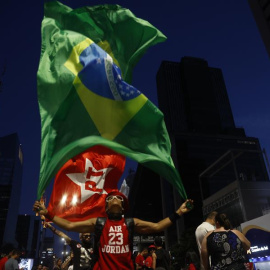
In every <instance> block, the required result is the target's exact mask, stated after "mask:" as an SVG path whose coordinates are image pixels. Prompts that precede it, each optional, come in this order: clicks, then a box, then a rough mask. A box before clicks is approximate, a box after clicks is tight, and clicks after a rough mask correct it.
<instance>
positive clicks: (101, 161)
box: [48, 145, 125, 221]
mask: <svg viewBox="0 0 270 270" xmlns="http://www.w3.org/2000/svg"><path fill="white" fill-rule="evenodd" d="M124 168H125V157H124V156H122V155H120V154H118V153H116V152H114V151H112V150H111V149H109V148H106V147H104V146H101V145H96V146H93V147H91V148H89V149H87V150H86V151H84V152H83V153H81V154H79V155H77V156H75V157H73V158H72V159H70V160H68V161H67V162H66V163H65V164H64V166H63V167H62V168H61V169H60V170H59V171H58V173H57V175H56V177H55V181H54V186H53V191H52V194H51V198H50V202H49V205H48V209H50V210H51V211H52V212H54V213H55V214H56V215H57V216H58V217H62V218H65V219H67V220H70V221H79V220H85V219H89V218H91V217H97V216H101V217H102V216H106V213H105V197H106V195H107V194H108V193H109V192H110V191H112V190H113V189H117V183H118V180H119V179H120V177H121V175H122V173H123V171H124Z"/></svg>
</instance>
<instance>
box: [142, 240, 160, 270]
mask: <svg viewBox="0 0 270 270" xmlns="http://www.w3.org/2000/svg"><path fill="white" fill-rule="evenodd" d="M155 251H156V246H155V245H150V246H149V247H148V256H147V258H146V259H145V268H146V269H156V259H157V256H156V253H155Z"/></svg>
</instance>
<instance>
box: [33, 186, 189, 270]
mask: <svg viewBox="0 0 270 270" xmlns="http://www.w3.org/2000/svg"><path fill="white" fill-rule="evenodd" d="M187 204H193V200H190V199H188V200H186V201H185V202H184V203H183V204H182V205H181V206H180V207H179V208H178V209H177V210H176V212H174V213H173V214H172V215H171V216H170V217H167V218H165V219H163V220H161V221H159V222H157V223H153V222H148V221H144V220H140V219H138V218H133V219H129V221H128V222H130V223H132V225H131V226H130V225H129V227H130V228H131V227H132V229H133V230H134V231H135V232H136V233H139V234H150V233H158V232H161V231H163V230H165V229H166V228H168V227H169V226H171V225H172V224H173V223H174V222H176V221H177V220H178V219H179V218H180V217H181V216H182V215H183V214H185V213H187V212H189V211H190V210H191V208H190V207H188V205H187ZM105 207H106V213H107V218H105V220H104V219H103V222H102V226H100V227H102V230H101V233H100V237H99V240H98V243H97V250H98V258H97V262H96V264H95V266H94V270H99V269H102V270H111V269H121V270H130V269H134V264H133V261H132V249H131V247H132V243H131V242H132V239H133V235H132V234H133V232H131V230H130V229H128V226H127V224H126V222H127V219H126V220H125V218H124V217H123V215H124V213H125V212H126V211H127V209H128V199H127V197H126V196H125V195H124V194H122V193H121V192H119V191H118V190H113V191H112V192H110V193H108V194H107V196H106V199H105ZM33 210H34V211H35V212H38V213H39V214H40V215H44V216H45V217H46V218H47V219H48V220H51V221H52V222H54V223H55V224H57V225H58V226H59V227H61V228H63V229H65V230H67V231H75V232H79V233H86V232H88V233H92V232H95V227H96V223H99V220H100V218H90V219H88V220H84V221H79V222H70V221H68V220H65V219H63V218H60V217H57V216H55V215H54V213H53V212H51V211H48V210H47V209H46V207H45V206H44V205H42V204H41V203H40V202H39V201H36V202H35V203H34V206H33Z"/></svg>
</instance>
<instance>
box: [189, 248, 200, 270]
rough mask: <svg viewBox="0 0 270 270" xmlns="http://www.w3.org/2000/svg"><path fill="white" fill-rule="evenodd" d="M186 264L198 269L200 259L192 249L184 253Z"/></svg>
mask: <svg viewBox="0 0 270 270" xmlns="http://www.w3.org/2000/svg"><path fill="white" fill-rule="evenodd" d="M185 259H186V264H188V265H189V264H191V263H193V264H194V266H195V267H196V269H199V267H200V259H199V256H198V255H197V253H196V252H195V251H194V250H193V249H189V250H188V251H187V252H186V258H185Z"/></svg>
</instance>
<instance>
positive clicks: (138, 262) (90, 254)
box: [0, 190, 254, 270]
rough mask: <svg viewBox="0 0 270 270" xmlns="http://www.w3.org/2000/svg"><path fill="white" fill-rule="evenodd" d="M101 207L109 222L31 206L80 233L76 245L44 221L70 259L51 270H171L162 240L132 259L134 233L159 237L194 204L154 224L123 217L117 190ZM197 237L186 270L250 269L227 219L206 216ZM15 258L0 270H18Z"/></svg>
mask: <svg viewBox="0 0 270 270" xmlns="http://www.w3.org/2000/svg"><path fill="white" fill-rule="evenodd" d="M105 204H106V205H105V208H106V214H107V217H105V218H104V217H102V218H101V217H96V218H91V219H88V220H85V221H80V222H70V221H68V220H65V219H63V218H60V217H57V216H55V215H54V213H53V212H50V211H48V209H46V207H45V206H44V205H43V204H41V203H40V202H38V201H36V202H35V203H34V206H33V210H34V211H35V212H38V213H39V214H40V215H41V216H44V217H45V218H46V220H47V221H52V222H53V223H54V224H56V225H58V227H60V228H62V229H64V230H67V231H75V232H78V233H79V238H80V241H75V240H73V239H71V238H70V237H69V236H68V235H66V234H65V233H63V232H62V231H60V230H58V229H56V228H55V227H54V226H52V224H51V223H49V222H44V223H45V225H46V227H47V228H49V229H50V230H51V231H52V232H53V233H54V234H56V235H58V236H59V237H61V238H64V239H65V241H66V243H67V244H68V245H69V246H70V248H71V253H70V256H68V257H67V258H66V259H65V261H64V262H62V260H61V259H60V258H58V259H55V261H54V267H53V270H90V269H94V270H98V269H101V270H106V269H110V270H114V269H121V270H125V269H157V270H158V269H159V270H162V269H163V270H164V269H165V270H169V269H172V264H171V256H170V253H169V252H168V251H167V250H166V249H164V248H163V243H162V238H161V237H159V236H157V237H155V240H154V242H153V243H152V244H151V245H149V246H145V247H142V248H141V250H140V251H139V252H138V253H137V254H136V256H134V253H133V250H132V249H133V234H134V232H136V233H137V234H158V233H160V232H162V231H164V230H165V229H167V228H168V227H169V226H171V225H172V224H173V223H175V222H176V221H177V220H178V219H180V218H181V216H182V215H184V214H186V213H188V212H190V211H191V210H192V206H193V201H192V200H189V199H188V200H186V201H185V202H184V203H183V204H182V205H181V206H180V207H179V208H178V209H177V210H176V212H174V213H172V215H170V216H169V217H167V218H165V219H163V220H161V221H159V222H157V223H153V222H148V221H143V220H140V219H137V218H125V217H124V214H125V212H126V210H127V209H128V199H127V198H126V196H125V195H124V194H122V193H121V192H119V191H118V190H114V191H112V192H111V193H109V194H108V195H107V197H106V200H105ZM195 237H196V241H197V246H198V253H199V255H200V257H198V256H197V255H196V252H194V251H188V252H187V253H186V266H185V268H184V269H185V270H187V269H188V270H198V269H201V270H210V269H211V270H216V269H226V270H232V269H233V270H247V269H252V270H253V269H254V268H252V267H253V266H252V265H250V264H248V263H247V257H246V254H247V253H246V252H247V250H249V248H250V242H249V241H248V239H247V238H246V237H245V236H244V235H243V234H242V233H241V232H239V231H238V230H234V229H232V227H231V224H230V221H229V219H228V218H227V216H226V214H224V213H217V212H212V213H210V214H209V215H208V216H207V218H206V220H205V221H204V222H203V223H202V224H201V225H199V226H198V227H197V229H196V232H195ZM19 256H20V252H19V251H18V250H12V251H10V252H9V253H8V254H7V255H6V256H5V257H4V258H2V259H1V260H0V270H19V265H18V262H17V259H18V258H19ZM182 269H183V268H182ZM33 270H48V267H47V266H44V265H36V266H35V267H34V269H33Z"/></svg>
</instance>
